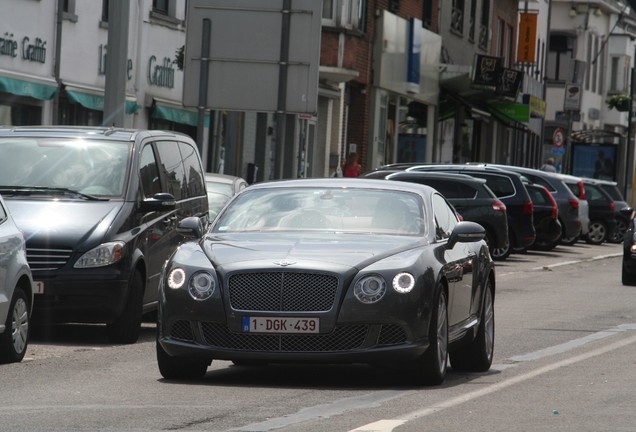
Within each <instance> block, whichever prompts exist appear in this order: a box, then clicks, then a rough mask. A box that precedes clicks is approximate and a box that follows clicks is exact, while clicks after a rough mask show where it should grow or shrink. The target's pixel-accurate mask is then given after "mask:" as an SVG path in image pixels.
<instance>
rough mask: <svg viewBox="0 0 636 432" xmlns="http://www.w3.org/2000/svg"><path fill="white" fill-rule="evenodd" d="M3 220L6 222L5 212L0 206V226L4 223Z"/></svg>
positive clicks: (0, 205)
mask: <svg viewBox="0 0 636 432" xmlns="http://www.w3.org/2000/svg"><path fill="white" fill-rule="evenodd" d="M5 220H7V212H6V211H5V209H4V207H3V206H2V204H0V224H1V223H4V221H5Z"/></svg>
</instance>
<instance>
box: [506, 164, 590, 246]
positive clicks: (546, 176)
mask: <svg viewBox="0 0 636 432" xmlns="http://www.w3.org/2000/svg"><path fill="white" fill-rule="evenodd" d="M494 166H497V167H501V168H503V169H507V170H510V171H514V172H518V173H519V174H521V175H523V176H524V177H526V178H527V179H528V180H530V181H531V182H532V183H534V184H538V185H541V186H544V187H545V188H546V189H547V190H548V191H549V192H550V193H551V194H552V196H553V197H554V200H555V201H556V203H557V207H558V208H559V215H558V218H559V223H560V224H561V229H562V235H561V236H560V238H563V239H566V240H565V241H566V242H567V241H568V239H574V238H578V237H579V236H580V235H581V219H580V217H579V200H578V199H577V197H576V196H575V195H574V193H573V192H572V191H571V190H570V188H569V187H568V186H567V185H566V184H565V183H564V182H563V180H562V179H561V178H560V177H559V176H557V175H556V174H554V173H550V172H546V171H540V170H536V169H532V168H525V167H518V166H512V165H494ZM533 201H534V200H533ZM535 222H536V221H535ZM535 226H536V223H535ZM557 244H558V241H557V242H555V244H554V245H553V246H556V245H557Z"/></svg>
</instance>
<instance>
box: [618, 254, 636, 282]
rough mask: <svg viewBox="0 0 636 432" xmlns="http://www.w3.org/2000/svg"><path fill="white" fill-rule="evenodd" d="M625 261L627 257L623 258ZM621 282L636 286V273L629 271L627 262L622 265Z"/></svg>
mask: <svg viewBox="0 0 636 432" xmlns="http://www.w3.org/2000/svg"><path fill="white" fill-rule="evenodd" d="M623 261H625V258H623ZM621 282H622V283H623V285H625V286H636V273H634V272H632V271H629V270H628V269H627V268H626V266H625V263H623V265H622V272H621Z"/></svg>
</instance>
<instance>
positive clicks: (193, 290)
mask: <svg viewBox="0 0 636 432" xmlns="http://www.w3.org/2000/svg"><path fill="white" fill-rule="evenodd" d="M186 277H187V276H186V272H185V271H184V270H183V269H182V268H175V269H172V270H171V271H170V273H169V274H168V286H169V287H170V288H172V289H175V290H176V289H179V288H182V287H183V286H184V285H185V284H186ZM187 283H188V294H190V297H192V298H193V299H195V300H207V299H209V298H210V297H211V296H212V294H214V290H215V288H216V282H215V281H214V277H213V276H212V275H211V274H210V273H207V272H203V271H200V272H197V273H195V274H193V275H192V276H191V277H190V279H189V280H187Z"/></svg>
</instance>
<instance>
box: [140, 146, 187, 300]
mask: <svg viewBox="0 0 636 432" xmlns="http://www.w3.org/2000/svg"><path fill="white" fill-rule="evenodd" d="M175 149H176V150H177V154H178V148H177V147H176V143H175ZM157 154H158V153H157V148H156V143H146V144H145V145H144V147H143V148H142V150H141V154H140V161H139V176H140V184H141V189H142V193H143V198H144V199H149V198H152V197H153V196H154V195H155V194H156V193H160V192H168V193H171V194H173V195H174V194H176V195H177V196H178V197H180V196H181V189H182V178H183V173H182V164H181V157H180V156H179V159H178V164H176V161H175V160H174V159H171V158H169V157H168V156H166V155H164V158H162V159H159V157H158V156H157ZM180 167H181V168H180ZM177 196H176V197H175V198H177ZM176 224H177V216H176V210H168V211H162V212H157V211H152V212H149V213H146V214H144V215H143V216H142V220H141V223H140V226H144V227H145V231H144V233H143V234H142V235H143V237H142V238H141V240H140V249H141V250H142V252H143V254H144V259H145V263H146V270H147V274H146V284H147V288H146V290H145V291H144V304H147V303H151V302H155V301H157V300H158V292H157V288H158V283H159V274H160V273H161V266H162V265H163V263H164V261H165V260H166V259H167V258H168V256H169V255H170V253H171V252H172V251H173V250H174V248H175V242H176V240H175V237H176V235H177V234H176V231H175V228H176Z"/></svg>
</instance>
